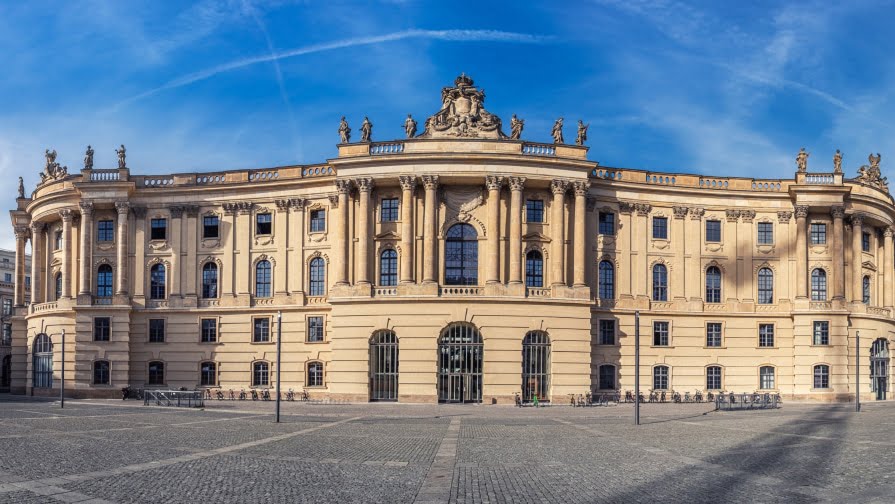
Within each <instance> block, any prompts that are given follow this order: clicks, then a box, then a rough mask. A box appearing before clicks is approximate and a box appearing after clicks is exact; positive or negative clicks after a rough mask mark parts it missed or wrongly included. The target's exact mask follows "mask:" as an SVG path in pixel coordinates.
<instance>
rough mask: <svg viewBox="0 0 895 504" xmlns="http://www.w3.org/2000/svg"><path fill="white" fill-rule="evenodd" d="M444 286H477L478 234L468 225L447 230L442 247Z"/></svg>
mask: <svg viewBox="0 0 895 504" xmlns="http://www.w3.org/2000/svg"><path fill="white" fill-rule="evenodd" d="M444 283H445V285H478V283H479V242H478V234H477V233H476V232H475V229H474V228H473V227H472V226H470V225H469V224H454V225H453V226H451V228H450V229H448V232H447V236H446V238H445V247H444Z"/></svg>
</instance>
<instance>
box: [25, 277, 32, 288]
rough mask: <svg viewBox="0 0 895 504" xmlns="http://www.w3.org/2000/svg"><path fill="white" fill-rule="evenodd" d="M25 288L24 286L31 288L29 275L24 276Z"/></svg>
mask: <svg viewBox="0 0 895 504" xmlns="http://www.w3.org/2000/svg"><path fill="white" fill-rule="evenodd" d="M25 288H26V289H30V288H31V277H30V276H26V277H25Z"/></svg>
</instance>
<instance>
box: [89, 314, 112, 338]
mask: <svg viewBox="0 0 895 504" xmlns="http://www.w3.org/2000/svg"><path fill="white" fill-rule="evenodd" d="M111 337H112V318H111V317H94V318H93V341H109V339H111Z"/></svg>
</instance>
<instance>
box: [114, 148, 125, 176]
mask: <svg viewBox="0 0 895 504" xmlns="http://www.w3.org/2000/svg"><path fill="white" fill-rule="evenodd" d="M115 154H118V169H119V170H123V169H125V168H127V149H125V148H124V144H121V148H120V149H115Z"/></svg>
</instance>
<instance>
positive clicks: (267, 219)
mask: <svg viewBox="0 0 895 504" xmlns="http://www.w3.org/2000/svg"><path fill="white" fill-rule="evenodd" d="M272 222H273V216H272V215H271V214H269V213H260V214H258V215H256V216H255V234H257V235H269V234H270V232H271V223H272Z"/></svg>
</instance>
